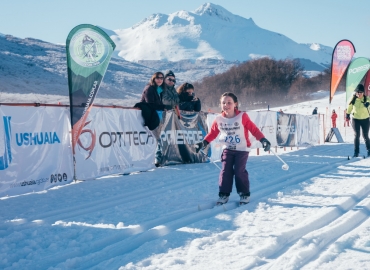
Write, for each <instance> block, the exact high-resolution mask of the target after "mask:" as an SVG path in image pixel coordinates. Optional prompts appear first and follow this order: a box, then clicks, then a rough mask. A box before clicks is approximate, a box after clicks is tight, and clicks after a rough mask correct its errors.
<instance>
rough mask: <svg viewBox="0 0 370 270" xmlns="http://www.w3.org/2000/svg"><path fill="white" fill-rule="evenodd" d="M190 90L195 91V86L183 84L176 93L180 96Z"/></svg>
mask: <svg viewBox="0 0 370 270" xmlns="http://www.w3.org/2000/svg"><path fill="white" fill-rule="evenodd" d="M188 89H194V85H192V84H191V83H183V84H182V85H180V86H179V87H178V88H177V89H176V92H177V94H179V95H180V94H181V93H183V92H186V90H188Z"/></svg>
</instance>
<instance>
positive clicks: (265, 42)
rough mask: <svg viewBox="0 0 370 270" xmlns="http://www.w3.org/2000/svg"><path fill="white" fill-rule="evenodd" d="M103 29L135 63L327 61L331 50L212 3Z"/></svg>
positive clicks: (121, 54) (325, 62) (123, 55)
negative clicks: (128, 26)
mask: <svg viewBox="0 0 370 270" xmlns="http://www.w3.org/2000/svg"><path fill="white" fill-rule="evenodd" d="M107 32H108V34H109V35H110V37H111V38H112V39H113V40H114V42H115V43H116V45H117V47H116V53H117V56H119V57H122V58H124V59H125V60H128V61H134V62H138V61H140V60H165V61H180V60H184V59H192V60H199V59H207V58H211V59H223V60H228V61H246V60H251V59H255V58H260V57H266V56H267V57H272V58H275V59H285V58H300V59H306V60H310V61H312V62H315V63H317V64H319V65H325V66H327V65H329V63H330V62H331V54H332V51H333V48H331V47H328V46H323V45H321V44H318V43H313V44H298V43H296V42H294V41H293V40H291V39H290V38H288V37H286V36H284V35H282V34H279V33H275V32H271V31H268V30H265V29H262V28H260V27H258V26H257V25H256V24H255V23H254V21H253V20H252V19H251V18H250V19H246V18H243V17H240V16H238V15H234V14H232V13H230V12H229V11H227V10H226V9H224V8H223V7H221V6H218V5H215V4H212V3H206V4H204V5H202V6H200V7H199V8H197V9H196V10H194V11H192V12H188V11H184V10H182V11H178V12H175V13H172V14H169V15H165V14H160V13H158V14H153V15H151V16H149V17H148V18H145V19H144V20H142V21H141V22H140V23H138V24H136V25H134V26H132V27H131V28H126V29H118V30H113V31H112V30H109V31H107Z"/></svg>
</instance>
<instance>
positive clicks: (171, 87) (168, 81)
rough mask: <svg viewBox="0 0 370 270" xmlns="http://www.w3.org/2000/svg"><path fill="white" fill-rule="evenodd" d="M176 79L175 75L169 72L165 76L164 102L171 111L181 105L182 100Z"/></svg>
mask: <svg viewBox="0 0 370 270" xmlns="http://www.w3.org/2000/svg"><path fill="white" fill-rule="evenodd" d="M175 84H176V78H175V74H174V73H173V72H172V71H171V70H168V71H167V72H166V73H165V74H164V89H163V93H162V102H163V104H164V105H166V106H168V107H170V108H171V109H173V108H175V106H177V105H179V103H180V99H179V95H178V94H177V92H176V89H175Z"/></svg>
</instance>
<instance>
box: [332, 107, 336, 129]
mask: <svg viewBox="0 0 370 270" xmlns="http://www.w3.org/2000/svg"><path fill="white" fill-rule="evenodd" d="M337 117H338V115H337V114H336V113H335V110H333V113H332V114H331V122H332V124H333V128H336V127H337Z"/></svg>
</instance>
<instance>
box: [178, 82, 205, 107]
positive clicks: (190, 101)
mask: <svg viewBox="0 0 370 270" xmlns="http://www.w3.org/2000/svg"><path fill="white" fill-rule="evenodd" d="M176 91H177V93H178V94H179V97H180V104H179V109H180V110H183V111H195V112H199V111H200V110H201V108H202V107H201V103H200V99H199V98H197V97H196V96H195V93H194V86H193V85H192V84H191V83H183V84H182V85H180V87H179V88H177V90H176Z"/></svg>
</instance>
